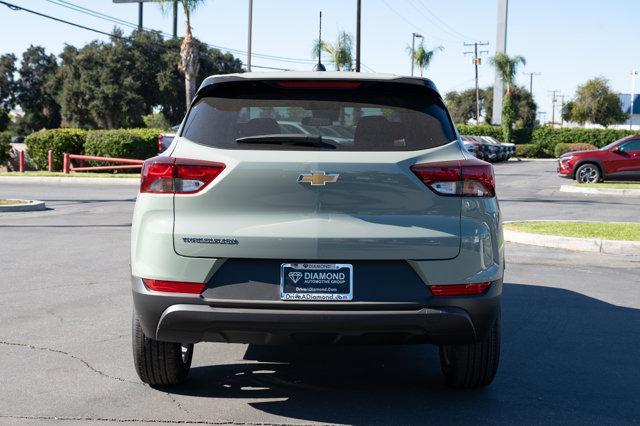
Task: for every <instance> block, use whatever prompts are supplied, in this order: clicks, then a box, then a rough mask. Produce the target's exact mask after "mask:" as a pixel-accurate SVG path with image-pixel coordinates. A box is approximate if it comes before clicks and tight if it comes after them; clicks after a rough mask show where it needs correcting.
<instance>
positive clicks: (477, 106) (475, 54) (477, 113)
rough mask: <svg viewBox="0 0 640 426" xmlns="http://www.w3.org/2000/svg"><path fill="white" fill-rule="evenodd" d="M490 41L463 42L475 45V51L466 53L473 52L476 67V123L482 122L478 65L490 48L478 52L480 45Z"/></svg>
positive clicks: (486, 44)
mask: <svg viewBox="0 0 640 426" xmlns="http://www.w3.org/2000/svg"><path fill="white" fill-rule="evenodd" d="M488 45H489V42H488V41H485V42H477V41H476V42H475V43H463V46H473V52H464V54H465V55H469V54H472V55H473V58H472V60H473V64H474V65H475V68H476V124H479V123H480V88H479V86H478V65H480V62H481V60H480V56H478V55H479V54H480V55H482V54H483V53H489V51H488V50H482V51H480V52H478V46H488Z"/></svg>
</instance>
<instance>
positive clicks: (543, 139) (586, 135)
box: [532, 127, 636, 155]
mask: <svg viewBox="0 0 640 426" xmlns="http://www.w3.org/2000/svg"><path fill="white" fill-rule="evenodd" d="M634 134H636V132H632V131H629V130H614V129H582V128H563V129H553V128H551V127H539V128H537V129H535V130H534V131H533V135H532V142H533V143H537V144H540V145H541V146H542V149H543V150H544V152H545V153H547V154H548V155H554V154H555V148H556V145H558V144H559V143H566V144H569V143H586V144H590V145H593V146H595V147H598V148H602V147H603V146H605V145H607V144H609V143H611V142H613V141H615V140H617V139H620V138H623V137H625V136H628V135H634Z"/></svg>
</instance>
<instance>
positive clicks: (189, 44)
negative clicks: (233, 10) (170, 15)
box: [156, 0, 205, 108]
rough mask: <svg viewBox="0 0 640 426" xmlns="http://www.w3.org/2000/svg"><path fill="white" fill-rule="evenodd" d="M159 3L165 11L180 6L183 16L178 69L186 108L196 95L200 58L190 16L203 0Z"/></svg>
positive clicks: (167, 0) (159, 0) (164, 1)
mask: <svg viewBox="0 0 640 426" xmlns="http://www.w3.org/2000/svg"><path fill="white" fill-rule="evenodd" d="M156 1H157V2H158V3H160V7H161V8H162V9H163V11H164V10H167V7H168V6H169V5H171V6H173V4H174V3H176V2H177V3H178V4H180V5H182V9H183V10H184V16H185V31H184V38H183V39H182V44H181V45H180V63H179V64H178V69H179V70H180V72H181V73H182V74H183V75H184V87H185V101H186V103H187V108H189V105H191V101H192V100H193V97H194V96H195V94H196V78H197V77H198V71H199V70H200V56H199V53H198V47H197V46H196V43H195V42H194V40H193V34H192V32H191V14H192V13H193V12H195V10H196V9H197V8H198V7H199V6H201V5H202V4H203V3H204V2H205V0H156Z"/></svg>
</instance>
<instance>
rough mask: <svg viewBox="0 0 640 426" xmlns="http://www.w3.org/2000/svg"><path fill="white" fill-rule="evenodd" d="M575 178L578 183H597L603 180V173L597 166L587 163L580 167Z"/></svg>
mask: <svg viewBox="0 0 640 426" xmlns="http://www.w3.org/2000/svg"><path fill="white" fill-rule="evenodd" d="M575 178H576V181H577V182H578V183H597V182H600V181H601V180H602V173H601V172H600V168H599V167H598V166H597V165H595V164H593V163H585V164H583V165H581V166H580V167H578V170H576V176H575Z"/></svg>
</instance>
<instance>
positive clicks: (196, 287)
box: [142, 278, 205, 294]
mask: <svg viewBox="0 0 640 426" xmlns="http://www.w3.org/2000/svg"><path fill="white" fill-rule="evenodd" d="M142 282H143V283H144V285H145V286H146V287H147V288H148V289H149V290H153V291H162V292H165V293H189V294H200V293H202V291H203V290H204V287H205V285H204V284H201V283H185V282H181V281H162V280H150V279H147V278H143V279H142Z"/></svg>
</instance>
